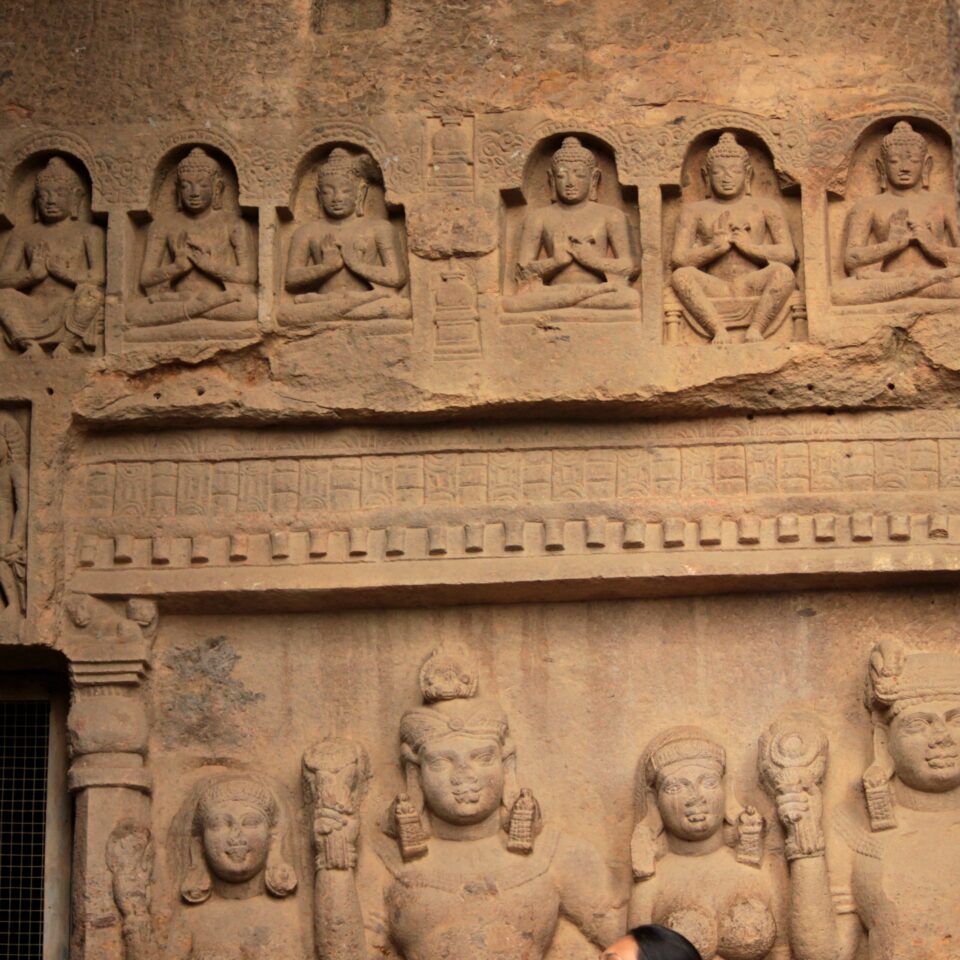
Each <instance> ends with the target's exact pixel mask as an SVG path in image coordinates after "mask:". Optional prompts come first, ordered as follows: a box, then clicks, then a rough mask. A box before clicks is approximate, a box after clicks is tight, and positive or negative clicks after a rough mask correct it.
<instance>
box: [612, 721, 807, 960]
mask: <svg viewBox="0 0 960 960" xmlns="http://www.w3.org/2000/svg"><path fill="white" fill-rule="evenodd" d="M725 773H726V753H725V751H724V749H723V747H722V746H720V744H718V743H717V742H716V741H715V740H714V739H713V738H712V737H710V736H709V735H708V734H707V733H706V732H704V731H703V730H700V729H699V728H697V727H673V728H672V729H669V730H666V731H664V732H663V733H661V734H660V735H659V736H657V737H655V738H654V739H653V740H652V741H651V742H650V744H649V745H648V746H647V749H646V750H645V752H644V754H643V757H642V758H641V760H640V764H639V767H638V769H637V784H636V801H637V815H638V819H637V824H636V827H635V828H634V833H633V840H632V842H631V848H630V849H631V859H632V863H633V876H634V880H635V883H634V887H633V895H632V897H631V900H630V922H629V926H630V927H634V926H637V925H639V924H644V923H659V924H661V925H663V926H666V927H671V928H672V929H675V930H677V931H679V932H680V933H682V934H683V935H684V936H685V937H687V939H688V940H690V941H691V942H692V943H693V944H694V945H695V946H696V947H697V949H698V950H699V951H700V955H701V956H702V957H703V960H711V958H715V960H733V958H735V960H761V958H763V957H772V958H777V957H779V958H782V960H786V958H787V957H789V947H788V940H787V930H786V910H785V905H784V902H783V898H784V895H785V879H786V878H785V870H784V869H783V868H782V865H780V864H779V863H777V862H772V861H771V860H770V858H765V857H764V856H763V828H764V823H763V818H762V817H761V816H760V815H759V814H758V813H757V812H756V810H754V809H752V808H750V807H747V808H746V809H743V810H739V811H738V810H737V809H736V805H735V804H734V803H733V801H732V796H731V791H730V790H729V788H728V786H727V784H726V777H725Z"/></svg>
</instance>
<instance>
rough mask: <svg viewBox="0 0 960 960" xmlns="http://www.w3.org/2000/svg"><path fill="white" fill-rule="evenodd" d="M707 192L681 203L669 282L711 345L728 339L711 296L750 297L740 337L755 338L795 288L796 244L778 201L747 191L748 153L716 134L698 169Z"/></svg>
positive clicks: (749, 180)
mask: <svg viewBox="0 0 960 960" xmlns="http://www.w3.org/2000/svg"><path fill="white" fill-rule="evenodd" d="M702 172H703V179H704V184H705V186H706V193H707V196H706V198H705V199H703V200H697V201H695V202H693V203H685V204H683V206H682V208H681V211H680V219H679V221H678V223H677V232H676V235H675V237H674V241H673V253H672V257H671V260H672V265H673V267H674V270H673V274H672V276H671V283H672V285H673V290H674V292H675V293H676V295H677V298H678V299H679V300H680V302H681V303H682V304H683V306H684V307H685V308H686V309H687V311H689V313H690V315H691V316H692V317H693V318H694V320H695V321H696V322H697V323H698V324H699V326H700V327H701V328H702V329H703V330H705V331H706V332H707V334H708V335H709V336H710V338H711V340H712V342H713V343H726V342H729V341H730V339H731V336H730V333H729V331H728V330H727V327H726V325H725V324H724V322H723V317H722V316H721V313H720V311H719V309H718V306H717V304H716V302H715V301H716V300H717V299H718V298H725V297H756V303H755V304H754V306H753V309H752V312H751V314H750V321H749V325H748V327H747V332H746V335H745V339H746V340H747V342H758V341H760V340H762V339H763V338H764V334H765V333H766V332H767V329H768V328H769V327H770V326H771V324H773V322H774V320H776V319H777V317H778V316H779V315H780V313H781V311H782V310H783V308H784V307H785V306H786V303H787V300H788V299H789V298H790V294H792V293H793V291H794V290H795V289H796V286H797V283H796V277H795V276H794V273H793V269H792V267H793V265H794V264H795V263H796V262H797V250H796V247H795V246H794V244H793V238H792V237H791V235H790V227H789V225H788V224H787V218H786V216H785V215H784V211H783V208H782V206H781V205H780V203H779V202H778V201H776V200H771V199H768V198H761V197H754V196H752V195H751V184H752V181H753V165H752V163H751V161H750V154H749V153H748V152H747V150H746V149H745V148H744V147H743V146H741V145H740V144H739V143H737V139H736V137H735V136H734V135H733V134H732V133H722V134H721V135H720V138H719V140H718V141H717V142H716V143H715V144H714V145H713V146H712V147H711V148H710V149H709V151H707V160H706V163H705V165H704V167H703V171H702Z"/></svg>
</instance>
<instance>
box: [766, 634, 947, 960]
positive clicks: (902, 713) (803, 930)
mask: <svg viewBox="0 0 960 960" xmlns="http://www.w3.org/2000/svg"><path fill="white" fill-rule="evenodd" d="M865 699H866V705H867V708H868V709H869V710H870V712H871V714H872V717H873V762H872V763H871V764H870V766H869V767H868V768H867V770H866V772H865V773H864V775H863V793H861V794H860V795H859V796H858V797H857V799H856V801H855V802H850V803H849V804H846V805H844V806H842V807H841V808H840V809H839V810H837V812H836V813H835V814H834V816H833V817H832V818H830V819H828V821H827V824H826V827H827V830H826V834H825V832H824V829H823V827H824V825H823V824H822V818H823V800H822V795H821V791H820V785H819V781H820V779H822V778H820V777H813V778H811V777H807V778H802V777H797V778H792V779H793V781H794V782H792V783H791V782H788V783H786V784H783V785H781V786H780V788H779V789H777V790H776V791H775V795H776V800H777V808H778V813H779V815H780V819H781V821H782V822H783V825H784V830H785V832H786V853H787V858H788V860H789V861H790V881H791V900H792V907H791V916H792V927H791V930H792V933H791V941H792V948H793V955H794V957H796V958H797V960H852V958H854V957H859V956H865V957H868V958H869V960H899V958H904V960H905V958H907V957H924V958H934V957H944V958H948V957H956V956H957V952H956V950H957V947H956V944H957V943H958V942H960V904H958V900H957V884H958V882H960V654H957V653H956V652H950V653H917V654H912V655H907V654H906V652H905V651H904V649H903V647H902V645H901V644H900V643H899V642H898V641H896V640H884V641H882V642H881V643H879V644H878V645H877V647H875V649H874V650H873V653H872V654H871V656H870V667H869V674H868V678H867V688H866V698H865ZM794 739H796V738H794ZM864 799H865V800H866V810H864V807H863V801H864ZM864 942H865V945H866V950H865V951H864V952H863V953H861V952H860V951H861V950H862V948H863V946H864Z"/></svg>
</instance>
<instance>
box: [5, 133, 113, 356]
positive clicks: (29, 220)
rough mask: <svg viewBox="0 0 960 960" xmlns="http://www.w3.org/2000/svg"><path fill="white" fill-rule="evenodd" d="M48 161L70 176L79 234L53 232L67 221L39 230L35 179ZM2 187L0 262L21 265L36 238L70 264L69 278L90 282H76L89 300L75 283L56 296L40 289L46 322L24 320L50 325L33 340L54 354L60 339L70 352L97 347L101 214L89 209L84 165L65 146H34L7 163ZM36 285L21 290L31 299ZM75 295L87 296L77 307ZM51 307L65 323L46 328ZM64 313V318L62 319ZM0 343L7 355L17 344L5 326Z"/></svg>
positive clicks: (102, 242)
mask: <svg viewBox="0 0 960 960" xmlns="http://www.w3.org/2000/svg"><path fill="white" fill-rule="evenodd" d="M54 161H56V162H58V163H59V164H64V165H65V166H66V168H67V170H68V171H69V173H70V174H72V175H73V176H74V177H75V178H76V182H77V184H78V190H77V191H76V201H77V202H76V206H75V207H72V208H71V211H70V213H69V220H70V221H76V222H78V223H80V224H86V225H88V226H87V227H86V228H85V229H84V230H83V231H82V238H81V235H80V234H78V233H77V231H76V230H72V231H71V232H70V235H69V237H68V236H66V235H62V234H61V235H60V236H58V232H59V231H61V228H62V226H63V225H65V224H66V223H67V221H64V222H63V224H57V225H56V226H54V227H53V228H52V229H50V235H49V236H45V235H44V233H45V231H44V229H43V218H42V217H41V216H40V213H39V211H38V208H37V178H38V176H39V175H40V174H42V173H43V172H44V171H45V170H46V169H47V168H48V166H49V165H50V164H51V162H54ZM62 169H63V168H62V167H61V170H62ZM5 187H6V202H5V208H4V213H3V215H0V263H3V264H4V266H5V268H9V269H11V270H16V269H18V268H20V267H24V266H26V265H27V257H26V250H27V249H29V248H30V247H31V246H32V245H33V243H35V242H37V241H42V242H44V243H45V244H46V245H47V246H48V247H49V249H50V252H51V253H52V254H53V255H54V256H55V257H57V258H58V259H63V260H64V261H65V262H67V263H68V264H69V265H71V269H72V271H73V273H74V278H75V279H76V278H77V277H79V276H88V277H89V278H90V282H84V283H83V284H82V289H83V290H88V289H89V290H90V291H92V294H91V296H92V297H93V299H89V298H87V296H86V294H85V293H78V294H77V296H74V293H75V292H76V291H80V290H81V285H78V286H77V287H71V288H67V287H65V286H64V287H62V288H60V294H62V296H61V295H60V294H54V295H53V296H50V291H49V290H48V291H47V293H46V294H44V299H45V300H46V302H47V308H45V309H44V310H43V313H44V315H45V316H46V317H49V318H50V323H49V324H47V323H45V322H43V320H42V319H41V317H40V316H39V315H38V316H37V317H34V318H32V320H31V321H30V323H31V325H34V326H35V327H36V328H37V329H43V328H45V327H48V326H49V327H51V330H50V333H49V334H48V335H45V336H43V337H41V338H39V340H38V341H37V342H38V343H39V344H40V345H41V347H42V349H44V350H45V351H47V352H50V351H57V356H61V355H62V351H59V350H58V347H59V345H60V343H62V342H64V341H67V342H68V343H69V344H70V345H71V349H70V350H69V351H68V352H70V353H77V354H81V353H90V352H93V351H96V350H99V349H100V347H101V345H102V342H103V291H104V287H105V281H106V274H105V269H106V268H105V264H106V227H107V214H106V213H105V212H104V211H95V210H94V209H93V208H92V197H93V182H92V178H91V175H90V171H89V169H88V168H87V165H86V164H85V163H84V162H83V161H82V160H81V159H80V158H79V157H77V156H75V155H74V154H72V153H69V152H67V151H65V150H60V149H56V148H51V149H41V150H37V151H36V152H34V153H31V154H29V155H28V156H26V157H24V158H23V159H22V160H21V161H20V162H19V163H17V164H16V165H15V166H14V167H13V169H12V170H11V172H10V178H9V180H8V182H7V183H6V184H5ZM11 244H15V245H16V248H17V249H16V250H14V248H13V247H11ZM62 244H65V246H62ZM91 257H93V258H95V261H96V262H95V263H94V262H92V261H91ZM91 268H92V269H93V271H94V272H95V273H96V274H97V277H96V279H93V278H92V275H91V274H90V273H89V271H90V269H91ZM49 282H50V281H49V280H45V281H43V283H44V284H46V283H49ZM41 286H42V285H38V286H37V287H36V288H33V289H32V290H23V291H21V292H22V293H23V294H24V295H25V296H26V297H28V298H32V297H33V296H34V295H35V294H36V292H37V291H38V290H39V289H40V287H41ZM78 297H79V298H81V299H88V300H89V304H88V305H85V306H83V307H82V308H80V307H78V306H77V303H76V301H77V299H78ZM54 311H59V313H60V316H61V317H62V318H63V319H64V321H65V323H66V326H62V325H61V326H60V327H59V328H58V329H55V330H54V329H52V327H53V326H57V325H56V323H55V322H54V320H53V316H54ZM78 311H79V312H78ZM80 313H82V314H83V319H82V320H80ZM68 317H69V318H70V319H67V318H68ZM78 324H79V326H78ZM68 327H73V328H74V331H75V333H71V332H70V330H69V329H67V328H68ZM81 327H82V328H83V331H84V332H83V335H82V339H81V338H80V334H79V331H80V329H81ZM2 343H3V346H2V350H3V352H4V355H11V356H12V355H16V354H18V353H19V350H18V349H14V348H13V347H12V346H11V343H10V331H8V330H7V329H6V326H5V325H4V335H3V338H2Z"/></svg>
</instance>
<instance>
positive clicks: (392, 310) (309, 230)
mask: <svg viewBox="0 0 960 960" xmlns="http://www.w3.org/2000/svg"><path fill="white" fill-rule="evenodd" d="M331 157H334V158H335V162H336V163H341V164H343V165H345V166H346V165H353V166H352V172H351V173H350V174H349V175H350V176H355V177H357V178H358V181H359V182H361V183H362V189H360V193H359V194H358V196H360V197H361V198H362V199H361V201H360V205H359V206H358V207H357V208H356V209H355V210H354V212H353V213H351V214H347V215H346V216H344V217H343V218H342V219H340V218H338V217H332V216H330V215H328V214H327V212H326V211H325V209H324V206H323V203H322V201H321V197H320V187H321V184H320V176H321V172H322V171H323V170H324V169H325V168H326V167H327V164H328V163H330V162H331ZM358 189H359V188H358ZM277 214H278V229H277V268H276V271H275V285H276V286H275V292H276V297H277V303H278V304H279V309H278V323H279V326H280V327H281V328H289V329H290V330H293V329H296V330H297V331H298V332H299V333H300V334H305V333H309V332H312V331H313V330H315V329H317V328H318V326H321V325H324V324H327V323H340V322H341V321H343V322H345V323H351V322H353V321H355V320H363V321H364V323H365V324H367V326H368V327H369V329H370V331H371V332H378V333H379V332H408V330H409V327H410V313H411V308H410V294H409V254H408V250H407V240H406V219H405V211H404V208H403V205H402V204H394V203H389V202H388V201H387V199H386V188H385V186H384V178H383V168H382V167H381V165H380V163H379V162H378V160H377V158H376V157H375V156H374V155H373V153H372V152H371V151H370V150H368V149H367V148H366V147H363V146H361V145H359V144H357V143H354V142H350V141H348V140H342V139H337V140H328V141H325V142H323V143H318V144H317V145H316V146H314V147H313V148H311V149H310V150H309V151H307V153H306V154H305V155H304V156H303V158H302V159H301V160H300V162H299V163H298V164H297V168H296V171H295V173H294V178H293V185H292V189H291V193H290V202H289V204H288V205H286V206H282V207H279V208H278V209H277ZM358 225H359V226H358ZM327 235H329V236H332V237H334V238H335V239H336V242H337V243H341V242H343V241H344V239H345V238H347V237H348V236H349V237H350V243H351V244H352V243H354V242H355V240H356V239H357V238H358V237H360V238H361V241H360V242H361V246H363V247H365V248H366V254H367V256H368V258H369V260H370V263H371V264H372V265H373V266H375V267H383V266H385V263H384V262H382V261H381V259H380V257H381V256H382V250H381V246H380V245H383V249H387V248H389V250H390V251H392V257H393V263H394V264H395V265H396V267H397V272H396V277H395V282H393V283H390V284H385V285H384V286H383V287H382V293H383V294H384V296H383V297H382V298H381V299H380V300H379V301H377V302H378V306H377V307H373V306H371V307H370V308H369V311H365V310H363V309H362V305H361V304H357V305H355V306H352V307H351V306H349V305H348V304H347V303H346V302H344V303H339V302H337V303H335V302H334V301H333V300H329V301H325V300H324V299H323V298H325V297H327V295H328V293H329V291H330V290H331V289H334V290H341V291H342V292H344V293H349V292H358V293H363V292H364V291H363V290H358V291H353V290H348V289H347V288H348V287H349V286H350V284H348V283H346V282H345V280H344V279H343V278H346V277H347V274H348V273H351V272H350V271H347V272H344V273H343V278H341V276H339V275H334V276H331V277H330V278H328V279H327V280H324V281H321V282H319V283H318V285H316V286H315V287H310V286H302V287H296V288H295V289H293V284H292V280H291V270H295V269H296V268H297V267H301V268H302V267H304V266H305V262H301V261H302V260H303V258H302V257H301V258H300V259H299V260H297V262H296V263H294V262H293V260H292V259H291V248H292V247H293V246H294V244H295V242H296V241H297V239H298V238H304V237H305V236H313V237H314V238H315V241H319V240H320V239H321V238H323V237H325V236H327ZM376 238H379V239H376ZM315 245H317V246H318V245H319V244H315ZM307 256H308V257H310V256H312V254H307ZM310 262H312V263H313V264H314V265H316V261H310ZM357 279H358V275H357V274H356V273H355V272H354V273H352V279H351V283H352V282H353V281H356V280H357ZM401 279H402V283H400V280H401ZM397 283H400V285H399V286H397V285H396V284H397ZM357 285H358V286H361V287H363V286H368V287H370V290H371V291H373V290H375V289H380V285H379V284H373V285H370V284H366V282H365V281H363V280H362V279H361V280H359V283H358V284H357ZM303 297H306V298H307V300H309V299H310V298H311V297H313V298H314V299H313V302H314V307H313V308H309V307H306V306H303V300H302V298H303ZM298 298H301V299H298ZM370 302H371V303H373V301H372V300H371V301H370ZM327 304H329V311H327ZM358 309H359V313H357V312H356V311H357V310H358ZM371 324H372V325H371Z"/></svg>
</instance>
